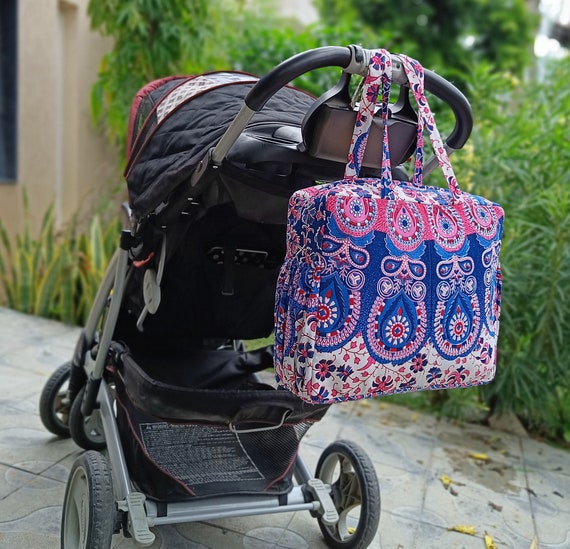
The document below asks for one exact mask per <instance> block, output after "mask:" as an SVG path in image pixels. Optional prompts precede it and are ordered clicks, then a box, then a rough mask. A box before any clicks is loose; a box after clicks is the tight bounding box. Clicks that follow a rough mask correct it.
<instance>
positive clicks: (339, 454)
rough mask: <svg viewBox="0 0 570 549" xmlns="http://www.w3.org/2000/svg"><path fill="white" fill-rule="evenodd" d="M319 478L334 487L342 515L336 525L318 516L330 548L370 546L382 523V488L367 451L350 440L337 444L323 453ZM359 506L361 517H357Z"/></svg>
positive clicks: (332, 494) (332, 493)
mask: <svg viewBox="0 0 570 549" xmlns="http://www.w3.org/2000/svg"><path fill="white" fill-rule="evenodd" d="M315 476H316V477H317V478H319V479H321V480H322V481H323V482H324V483H325V484H330V485H331V497H332V499H333V502H334V504H335V507H336V510H337V512H338V514H339V521H338V522H337V523H336V524H333V525H329V524H325V523H324V522H323V521H322V519H321V517H317V520H318V522H319V527H320V529H321V532H322V533H323V536H324V538H325V541H326V543H327V545H328V546H329V547H331V548H332V549H364V548H365V547H368V546H369V545H370V544H371V543H372V540H373V539H374V536H375V535H376V532H377V530H378V524H379V522H380V486H379V484H378V477H377V476H376V471H375V470H374V465H373V464H372V461H371V460H370V458H369V457H368V455H367V454H366V452H365V451H364V450H363V449H362V448H361V447H360V446H358V445H357V444H355V443H353V442H350V441H348V440H338V441H336V442H333V443H332V444H330V445H329V446H327V447H326V448H325V450H324V451H323V453H322V454H321V456H320V458H319V461H318V463H317V469H316V475H315ZM359 507H360V514H359V516H358V514H357V516H355V513H356V511H357V509H358V508H359Z"/></svg>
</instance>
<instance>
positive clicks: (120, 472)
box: [99, 380, 132, 501]
mask: <svg viewBox="0 0 570 549" xmlns="http://www.w3.org/2000/svg"><path fill="white" fill-rule="evenodd" d="M99 403H100V406H101V418H102V420H103V431H104V433H105V441H106V442H107V452H108V454H109V461H110V462H111V475H112V476H113V487H114V490H115V497H116V499H118V500H119V501H122V500H124V499H127V496H128V495H129V494H130V493H131V492H132V489H131V481H130V477H129V471H128V468H127V462H126V460H125V454H124V453H123V446H122V443H121V439H120V436H119V429H118V427H117V422H116V418H115V412H114V409H113V400H112V396H111V389H110V388H109V386H108V385H107V383H106V381H105V380H102V381H101V385H100V387H99Z"/></svg>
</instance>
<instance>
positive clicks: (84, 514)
mask: <svg viewBox="0 0 570 549" xmlns="http://www.w3.org/2000/svg"><path fill="white" fill-rule="evenodd" d="M116 517H117V508H116V505H115V497H114V495H113V479H112V477H111V469H110V467H109V464H108V462H107V459H106V458H105V457H104V456H103V454H101V453H100V452H94V451H89V452H85V453H84V454H81V455H80V456H79V457H78V458H77V459H76V460H75V462H74V464H73V466H72V468H71V472H70V473H69V478H68V480H67V486H66V488H65V498H64V501H63V511H62V516H61V549H109V548H110V547H111V541H112V537H113V530H114V529H115V522H116Z"/></svg>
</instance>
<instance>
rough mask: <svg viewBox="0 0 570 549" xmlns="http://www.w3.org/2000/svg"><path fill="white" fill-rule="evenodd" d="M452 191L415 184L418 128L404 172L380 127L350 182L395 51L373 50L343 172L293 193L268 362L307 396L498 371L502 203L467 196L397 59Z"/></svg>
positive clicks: (465, 382)
mask: <svg viewBox="0 0 570 549" xmlns="http://www.w3.org/2000/svg"><path fill="white" fill-rule="evenodd" d="M400 60H401V62H402V63H403V65H404V68H405V70H406V74H407V76H408V80H409V81H410V86H411V89H412V91H413V93H414V96H415V98H416V101H417V103H418V109H419V115H420V116H419V119H420V120H419V123H418V125H419V127H420V129H419V130H418V136H420V135H421V136H423V133H424V129H427V132H428V134H429V135H430V139H431V142H432V145H433V147H434V150H435V151H436V155H437V156H438V159H439V162H440V166H441V167H442V170H443V172H444V176H445V178H446V182H447V189H445V188H439V187H427V186H423V185H422V179H423V173H422V172H423V137H422V138H421V140H418V150H417V151H416V164H415V170H414V177H413V180H412V181H411V182H406V181H393V180H392V176H391V169H390V162H389V150H388V139H387V131H386V128H387V124H385V125H384V147H383V149H384V150H383V169H382V177H381V178H380V179H366V178H358V172H359V168H360V164H361V161H362V156H363V154H364V147H365V146H366V139H367V135H368V130H369V125H370V122H371V119H372V115H373V112H374V108H375V103H376V101H377V99H378V96H379V95H381V100H382V113H383V117H384V120H385V119H386V118H385V117H386V116H387V109H386V106H387V104H388V100H389V90H390V78H391V64H392V58H391V56H390V54H389V53H388V52H386V51H385V50H379V51H377V52H374V53H373V54H372V55H371V61H370V69H369V74H368V76H367V77H366V79H365V85H364V91H363V96H362V101H361V104H360V109H359V113H358V116H357V123H356V127H355V133H354V136H353V144H352V146H351V150H350V153H349V158H348V164H347V169H346V173H345V178H344V179H343V180H342V181H338V182H334V183H329V184H324V185H320V186H316V187H311V188H307V189H303V190H300V191H297V192H295V193H294V194H293V196H292V197H291V200H290V203H289V216H288V227H287V256H286V259H285V262H284V264H283V266H282V269H281V272H280V276H279V279H278V283H277V294H276V303H275V320H276V330H275V333H276V338H275V356H274V363H275V372H276V377H277V380H278V382H279V384H280V385H281V386H283V387H285V388H287V389H289V390H291V391H292V392H293V393H295V394H297V395H298V396H299V397H300V398H302V399H303V400H305V401H307V402H315V403H325V402H340V401H345V400H354V399H361V398H367V397H372V396H379V395H386V394H391V393H401V392H406V391H416V390H427V389H446V388H452V387H466V386H470V385H477V384H482V383H486V382H489V381H490V380H491V379H492V378H493V376H494V373H495V364H496V348H497V337H498V329H499V314H500V302H501V271H500V265H499V252H500V246H501V237H502V231H503V215H504V214H503V210H502V209H501V207H500V206H499V205H497V204H494V203H491V202H489V201H488V200H486V199H485V198H482V197H479V196H474V195H470V194H468V193H465V192H462V191H461V190H460V189H459V187H458V185H457V180H456V179H455V175H454V173H453V170H452V168H451V164H450V163H449V159H448V156H447V154H446V152H445V149H444V148H443V144H442V142H441V138H440V137H439V134H438V133H437V128H436V127H435V123H434V121H433V116H432V115H431V112H430V110H429V107H428V105H427V102H426V100H425V95H424V91H423V69H422V67H421V65H419V63H417V61H414V60H412V59H409V58H407V57H405V56H400Z"/></svg>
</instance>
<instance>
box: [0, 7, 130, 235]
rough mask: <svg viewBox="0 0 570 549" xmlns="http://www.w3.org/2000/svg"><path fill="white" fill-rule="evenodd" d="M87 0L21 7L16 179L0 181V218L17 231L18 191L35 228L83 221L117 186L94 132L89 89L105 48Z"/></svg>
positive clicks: (109, 157) (107, 150)
mask: <svg viewBox="0 0 570 549" xmlns="http://www.w3.org/2000/svg"><path fill="white" fill-rule="evenodd" d="M87 1H88V0H65V1H62V0H42V1H38V0H19V2H18V130H17V131H18V176H17V180H16V182H15V183H5V182H4V183H0V216H1V218H2V221H3V222H4V224H5V225H6V226H7V227H8V229H9V231H10V232H12V233H15V232H17V231H19V230H20V229H21V227H22V222H23V207H22V191H23V189H26V190H27V193H28V196H29V199H30V210H31V218H32V223H33V225H34V226H36V227H37V226H38V225H39V222H40V221H41V218H42V216H43V214H44V212H45V209H46V207H47V206H48V205H49V204H51V203H53V204H54V205H55V209H56V215H57V219H58V222H59V223H60V224H64V223H65V222H67V221H68V220H69V219H70V218H71V217H72V216H74V215H76V214H78V213H79V214H80V215H81V214H82V215H84V216H88V215H89V213H90V212H91V211H92V210H93V208H94V207H96V206H97V205H98V204H99V202H100V201H101V200H105V197H111V195H112V189H113V188H115V187H116V185H117V183H118V182H120V169H119V167H118V165H117V162H116V153H115V151H114V150H113V149H112V148H111V147H110V146H109V145H108V144H107V143H106V141H105V139H104V137H103V136H102V135H99V134H98V132H97V131H96V130H95V129H94V128H93V126H92V123H91V118H90V112H89V103H90V89H91V86H92V84H93V82H94V81H95V79H96V77H97V71H98V67H99V64H100V62H101V58H102V56H103V54H104V52H105V51H106V49H107V48H108V47H109V45H110V44H109V42H108V41H106V40H105V39H103V38H102V37H101V36H100V35H98V34H97V33H94V32H92V31H91V30H90V28H89V18H88V16H87Z"/></svg>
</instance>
